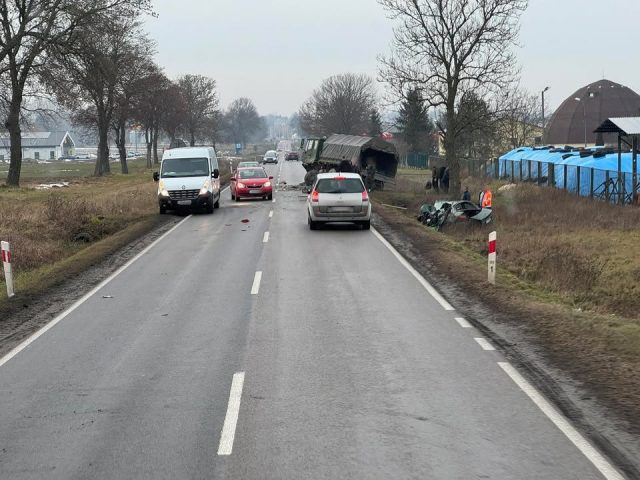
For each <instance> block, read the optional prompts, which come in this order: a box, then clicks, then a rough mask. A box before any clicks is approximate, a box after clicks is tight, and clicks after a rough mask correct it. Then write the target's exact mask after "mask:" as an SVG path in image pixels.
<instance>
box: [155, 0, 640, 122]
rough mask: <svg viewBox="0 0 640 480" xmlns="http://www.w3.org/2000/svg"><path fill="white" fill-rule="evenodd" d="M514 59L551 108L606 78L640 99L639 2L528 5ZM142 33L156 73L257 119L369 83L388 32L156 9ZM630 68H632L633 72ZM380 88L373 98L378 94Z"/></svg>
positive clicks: (363, 12)
mask: <svg viewBox="0 0 640 480" xmlns="http://www.w3.org/2000/svg"><path fill="white" fill-rule="evenodd" d="M529 3H530V5H529V9H528V10H527V12H526V13H525V15H524V16H523V18H522V29H521V36H520V39H521V44H522V48H521V49H518V51H517V54H518V57H519V59H520V63H521V65H522V85H523V86H524V87H526V88H527V89H530V90H531V91H534V92H539V91H540V90H542V88H544V87H545V86H547V85H548V86H550V87H551V89H550V91H549V92H547V97H546V98H547V99H548V107H550V108H556V107H557V106H558V105H559V104H560V102H562V101H563V100H564V99H565V98H566V97H567V96H569V95H570V94H572V93H573V92H574V91H575V90H577V89H578V88H580V87H581V86H583V85H586V84H587V83H591V82H594V81H596V80H599V79H601V78H603V75H604V77H605V78H607V79H609V80H612V81H615V82H619V83H621V84H623V85H627V86H629V87H631V88H633V89H634V90H636V91H638V92H640V75H639V73H640V66H638V65H637V62H636V58H635V54H634V52H635V44H636V38H637V33H636V34H635V35H634V32H635V31H637V26H636V25H637V19H638V18H640V1H638V0H607V2H606V4H605V5H606V12H605V11H603V4H602V2H601V1H598V0H530V2H529ZM154 5H155V10H156V12H157V13H158V18H150V19H149V20H148V21H147V30H148V31H149V33H150V35H151V37H152V38H154V39H155V40H156V41H157V42H158V55H157V60H158V63H159V64H160V65H161V66H163V67H164V68H165V70H166V72H167V74H168V75H169V76H170V77H172V78H175V77H177V76H179V75H183V74H185V73H198V74H202V75H207V76H210V77H213V78H215V79H216V80H217V82H218V89H219V94H220V97H221V100H222V104H223V106H226V105H228V104H229V103H230V102H231V101H233V100H234V99H235V98H237V97H241V96H245V97H249V98H251V99H252V100H253V101H254V102H255V104H256V106H257V107H258V110H259V111H260V113H261V114H268V113H280V114H284V115H289V114H291V113H293V112H294V111H296V110H297V109H298V107H299V105H300V104H301V103H302V102H303V101H304V100H305V99H306V98H307V97H308V96H309V95H310V93H311V91H312V90H313V89H314V88H316V87H317V86H318V84H319V83H320V81H321V80H322V79H324V78H326V77H329V76H331V75H334V74H337V73H344V72H355V73H367V74H370V75H372V76H374V77H376V75H377V61H376V56H377V55H378V54H379V53H386V52H388V50H389V44H390V41H391V35H392V24H391V21H390V20H388V19H387V18H386V16H385V12H384V10H383V9H382V8H381V7H380V6H379V5H378V3H377V2H376V1H375V0H323V1H321V2H315V1H314V2H312V1H309V0H154ZM634 63H635V65H634ZM382 89H383V86H382V85H380V87H379V90H380V91H381V92H382Z"/></svg>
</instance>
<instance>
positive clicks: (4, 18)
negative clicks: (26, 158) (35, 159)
mask: <svg viewBox="0 0 640 480" xmlns="http://www.w3.org/2000/svg"><path fill="white" fill-rule="evenodd" d="M149 5H150V4H149V0H29V1H25V0H16V1H12V2H9V1H5V0H3V1H2V2H0V73H2V74H6V75H7V77H8V84H9V85H10V90H11V98H10V100H9V104H8V108H7V113H6V120H5V127H6V128H7V129H8V130H9V137H10V141H11V163H10V166H9V174H8V176H7V184H8V185H14V186H17V185H19V183H20V170H21V167H22V131H21V113H22V106H23V101H24V91H25V87H26V86H27V85H28V83H29V82H30V81H31V80H32V79H33V76H34V73H36V72H37V71H38V70H39V69H41V68H42V67H43V66H44V65H45V57H46V54H47V52H48V50H49V49H50V48H51V47H52V46H55V47H57V48H58V49H61V48H63V47H64V46H67V45H72V44H73V38H74V37H73V36H74V34H75V30H76V29H77V28H78V26H80V25H85V24H88V23H90V20H91V19H92V18H93V17H94V15H96V14H98V13H103V14H106V13H114V12H116V11H117V14H118V15H121V16H125V17H126V16H128V15H133V14H135V13H137V12H139V11H141V10H148V9H149Z"/></svg>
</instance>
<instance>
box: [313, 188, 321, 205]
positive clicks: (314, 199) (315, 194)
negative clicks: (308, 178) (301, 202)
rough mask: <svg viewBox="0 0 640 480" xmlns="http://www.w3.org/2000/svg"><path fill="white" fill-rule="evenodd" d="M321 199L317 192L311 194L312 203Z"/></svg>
mask: <svg viewBox="0 0 640 480" xmlns="http://www.w3.org/2000/svg"><path fill="white" fill-rule="evenodd" d="M319 199H320V194H319V193H318V191H317V190H314V191H313V192H311V201H312V202H317V201H319Z"/></svg>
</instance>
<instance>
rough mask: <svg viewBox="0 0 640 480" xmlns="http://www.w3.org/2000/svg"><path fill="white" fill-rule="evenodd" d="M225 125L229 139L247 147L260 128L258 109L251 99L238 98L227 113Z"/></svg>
mask: <svg viewBox="0 0 640 480" xmlns="http://www.w3.org/2000/svg"><path fill="white" fill-rule="evenodd" d="M225 125H226V128H227V135H228V137H229V138H228V139H229V140H230V141H232V142H233V143H241V144H243V145H245V144H246V143H247V141H248V139H249V138H251V137H252V136H253V134H254V133H255V132H256V131H257V130H258V129H259V128H260V116H259V115H258V109H257V108H256V106H255V105H254V104H253V102H252V101H251V100H250V99H249V98H246V97H242V98H237V99H236V100H234V101H233V102H231V105H229V108H228V109H227V112H226V113H225Z"/></svg>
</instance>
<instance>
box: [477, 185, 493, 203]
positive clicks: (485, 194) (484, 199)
mask: <svg viewBox="0 0 640 480" xmlns="http://www.w3.org/2000/svg"><path fill="white" fill-rule="evenodd" d="M479 200H480V201H479V202H478V203H479V204H480V206H481V207H482V208H491V207H492V205H493V194H492V193H491V190H489V186H488V185H486V186H485V187H484V190H483V191H482V192H480V198H479Z"/></svg>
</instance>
